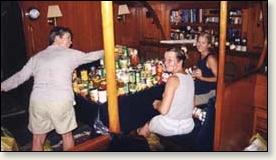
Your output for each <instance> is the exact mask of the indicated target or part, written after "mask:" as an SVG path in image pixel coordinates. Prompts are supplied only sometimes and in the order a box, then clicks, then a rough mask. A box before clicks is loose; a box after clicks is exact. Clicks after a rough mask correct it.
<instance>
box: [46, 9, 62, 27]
mask: <svg viewBox="0 0 276 160" xmlns="http://www.w3.org/2000/svg"><path fill="white" fill-rule="evenodd" d="M57 17H62V13H61V11H60V8H59V5H50V6H48V14H47V18H48V23H49V24H50V25H54V26H57Z"/></svg>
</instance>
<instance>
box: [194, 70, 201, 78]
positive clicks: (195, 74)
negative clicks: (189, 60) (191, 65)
mask: <svg viewBox="0 0 276 160" xmlns="http://www.w3.org/2000/svg"><path fill="white" fill-rule="evenodd" d="M193 77H195V78H197V79H201V78H202V71H201V69H195V70H193Z"/></svg>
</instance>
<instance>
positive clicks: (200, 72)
mask: <svg viewBox="0 0 276 160" xmlns="http://www.w3.org/2000/svg"><path fill="white" fill-rule="evenodd" d="M196 47H197V50H198V51H199V52H200V54H201V58H200V60H199V62H198V64H197V69H194V70H193V76H194V78H195V105H196V106H197V105H201V104H206V103H207V102H208V100H209V99H210V98H211V97H214V96H215V95H216V86H217V58H216V57H215V55H213V54H212V53H211V52H210V50H209V49H210V47H211V35H210V34H209V33H206V32H204V33H200V34H199V36H198V39H197V43H196Z"/></svg>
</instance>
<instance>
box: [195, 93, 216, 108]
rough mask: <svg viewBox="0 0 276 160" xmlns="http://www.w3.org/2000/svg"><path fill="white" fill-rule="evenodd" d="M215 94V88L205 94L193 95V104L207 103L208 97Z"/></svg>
mask: <svg viewBox="0 0 276 160" xmlns="http://www.w3.org/2000/svg"><path fill="white" fill-rule="evenodd" d="M215 96H216V90H211V91H210V92H208V93H205V94H199V95H195V106H198V105H202V104H207V103H208V101H209V99H210V98H212V97H215Z"/></svg>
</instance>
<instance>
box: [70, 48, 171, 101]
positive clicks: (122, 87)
mask: <svg viewBox="0 0 276 160" xmlns="http://www.w3.org/2000/svg"><path fill="white" fill-rule="evenodd" d="M119 47H120V48H119ZM119 47H118V46H117V47H116V49H115V52H116V54H115V55H116V63H115V64H116V81H117V94H118V96H120V95H126V94H131V93H135V92H138V91H141V90H144V89H146V88H150V87H152V86H154V85H157V84H161V83H162V82H163V81H165V80H166V77H168V76H167V75H168V74H166V72H164V67H163V66H164V65H163V62H162V61H160V60H158V59H155V60H147V61H145V62H143V61H140V58H139V57H138V53H137V50H135V49H132V48H127V47H125V46H119ZM78 75H79V76H78ZM106 83H107V82H106V71H105V68H104V60H103V59H102V60H101V61H100V66H98V67H97V68H96V67H95V66H92V67H91V68H90V70H82V71H80V74H77V71H74V73H73V90H74V92H75V93H77V94H80V95H82V96H84V97H88V96H89V97H90V99H91V100H92V101H95V102H100V103H104V102H106V100H107V99H106Z"/></svg>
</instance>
